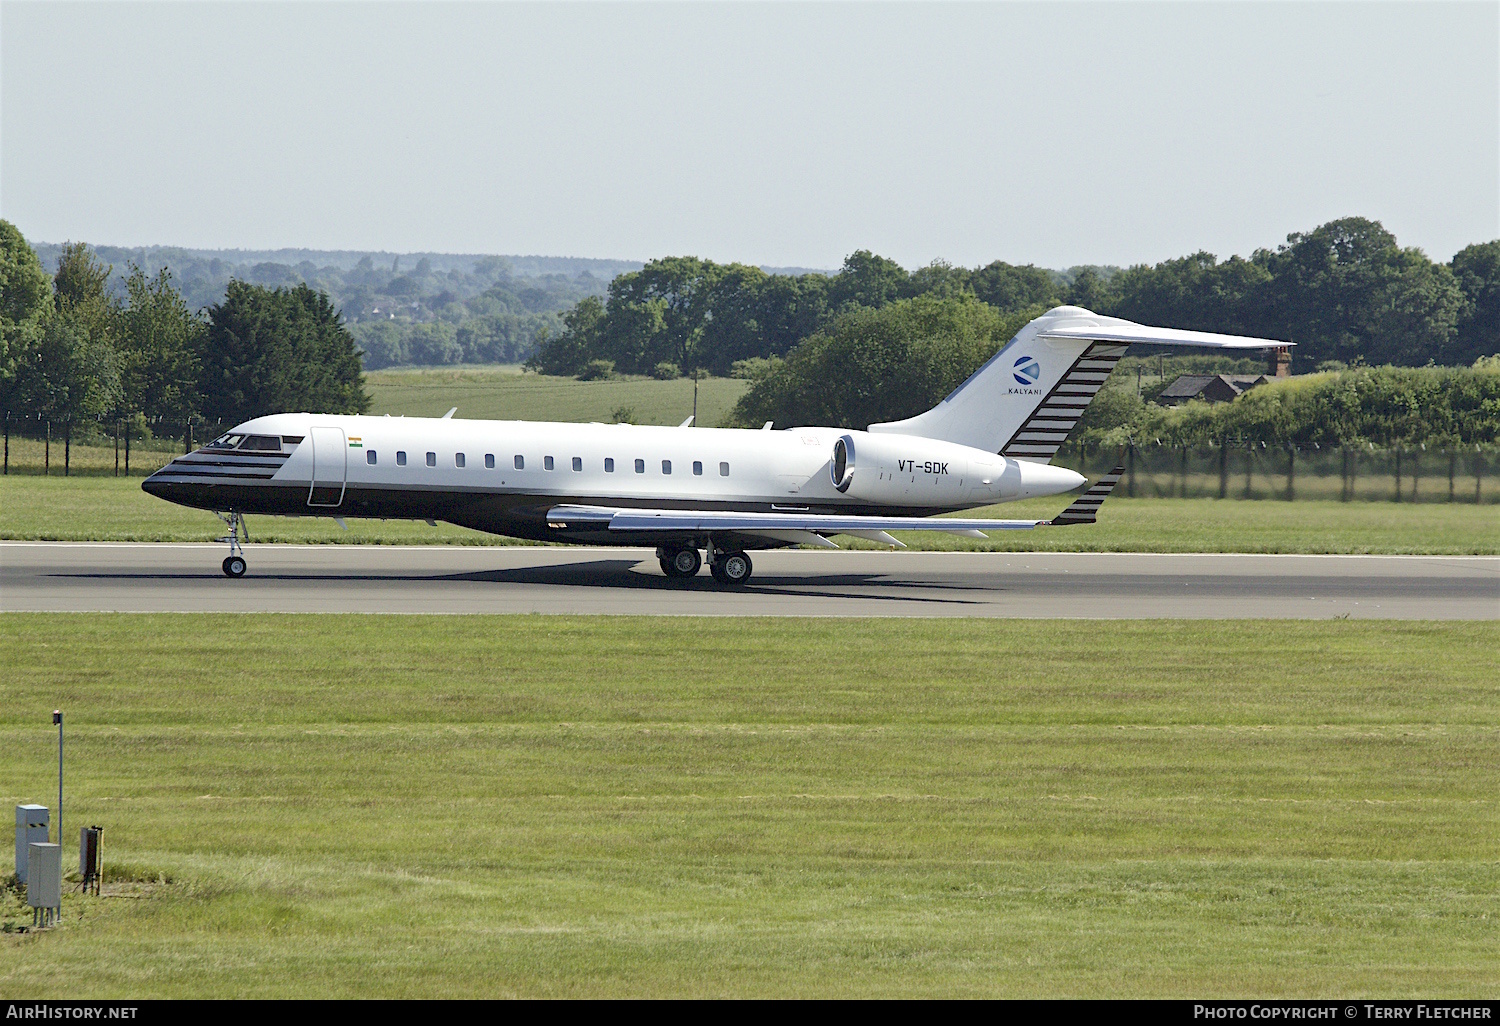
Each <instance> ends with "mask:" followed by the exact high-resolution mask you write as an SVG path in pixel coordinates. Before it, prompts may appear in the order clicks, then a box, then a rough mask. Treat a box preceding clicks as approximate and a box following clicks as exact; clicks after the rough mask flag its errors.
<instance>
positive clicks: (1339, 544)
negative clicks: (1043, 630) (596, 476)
mask: <svg viewBox="0 0 1500 1026" xmlns="http://www.w3.org/2000/svg"><path fill="white" fill-rule="evenodd" d="M1070 501H1071V497H1069V496H1059V497H1057V498H1054V499H1039V500H1029V501H1026V502H1018V503H1007V504H1005V505H1001V506H992V507H989V508H988V509H985V510H980V511H975V513H974V514H973V515H978V516H994V517H1000V518H1008V519H1029V518H1038V519H1041V518H1047V517H1051V516H1055V515H1056V514H1057V513H1058V512H1060V511H1061V510H1062V509H1063V508H1064V507H1065V506H1066V505H1067V504H1068V503H1069V502H1070ZM965 515H968V514H965ZM246 522H247V524H248V525H249V530H250V536H251V538H252V539H253V540H254V541H256V542H303V543H334V544H343V543H353V544H360V543H365V544H401V545H414V544H428V543H432V544H436V543H447V544H466V545H511V544H519V543H517V542H515V541H513V540H511V539H506V538H498V537H495V536H493V535H487V534H480V533H479V532H477V531H470V530H467V529H465V528H461V527H454V526H452V525H449V524H439V525H438V526H437V527H435V528H434V527H428V526H427V525H426V524H424V523H420V522H415V523H412V522H404V521H384V522H382V521H365V520H355V519H350V520H346V521H345V522H346V523H347V524H348V526H349V529H348V530H347V531H344V530H341V529H340V528H339V526H338V525H337V524H336V523H334V522H333V521H332V520H326V519H319V518H313V517H303V518H299V519H296V520H291V519H286V518H282V517H258V516H250V517H247V518H246ZM223 532H224V528H223V524H222V523H221V522H220V521H219V520H218V519H217V518H216V517H214V516H213V515H212V514H210V513H204V512H202V511H198V510H190V509H184V508H183V507H181V506H174V505H172V504H171V503H168V502H163V501H162V500H160V499H157V498H153V497H152V496H150V495H147V494H146V493H144V492H142V491H141V488H140V482H139V480H131V479H126V478H108V477H75V478H66V479H64V478H58V477H52V478H41V477H30V476H12V477H0V538H3V539H9V540H23V541H208V540H211V539H213V538H216V537H219V536H220V535H222V534H223ZM900 537H901V538H902V540H904V541H905V542H906V544H908V545H910V546H911V547H912V548H916V549H956V550H971V549H980V550H991V551H1043V552H1302V553H1308V552H1353V553H1358V552H1366V553H1418V554H1429V555H1433V554H1444V555H1463V554H1470V555H1494V554H1496V553H1500V510H1497V509H1496V507H1494V506H1475V505H1471V504H1465V503H1454V504H1451V505H1449V504H1426V505H1411V504H1405V503H1359V502H1355V503H1341V502H1318V501H1307V502H1271V501H1266V502H1251V501H1238V500H1223V501H1220V500H1216V499H1126V498H1123V497H1121V498H1111V499H1110V500H1109V501H1108V502H1107V503H1106V504H1105V506H1104V511H1103V513H1102V514H1101V516H1100V521H1099V523H1097V524H1094V525H1091V526H1087V527H1069V528H1051V529H1040V530H1035V531H1025V532H997V533H994V534H992V535H991V537H990V538H989V539H988V540H986V541H978V540H973V539H968V538H957V537H953V536H950V535H935V534H932V533H930V532H904V533H901V535H900ZM837 540H838V543H839V544H840V545H842V546H845V547H848V548H871V547H878V546H873V545H871V543H868V542H861V541H859V540H857V539H852V538H847V537H841V538H839V539H837Z"/></svg>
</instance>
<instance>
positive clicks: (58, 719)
mask: <svg viewBox="0 0 1500 1026" xmlns="http://www.w3.org/2000/svg"><path fill="white" fill-rule="evenodd" d="M52 722H53V723H55V724H57V848H58V854H59V855H61V854H62V845H63V806H62V799H63V732H62V727H63V724H62V710H61V709H53V710H52Z"/></svg>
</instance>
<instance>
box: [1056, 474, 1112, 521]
mask: <svg viewBox="0 0 1500 1026" xmlns="http://www.w3.org/2000/svg"><path fill="white" fill-rule="evenodd" d="M1124 476H1125V467H1124V465H1123V464H1121V465H1120V466H1118V467H1115V469H1114V470H1111V471H1110V472H1109V473H1108V474H1105V475H1104V476H1103V477H1101V478H1100V479H1099V480H1097V481H1095V482H1094V486H1093V487H1092V488H1090V489H1089V490H1088V491H1086V492H1084V493H1083V494H1082V495H1080V496H1079V497H1078V499H1077V501H1075V502H1074V503H1073V505H1071V506H1069V507H1068V508H1067V509H1065V510H1063V511H1062V512H1061V513H1059V514H1058V515H1057V516H1055V517H1053V518H1052V519H1051V520H1050V521H1048V522H1049V523H1050V524H1051V525H1052V526H1053V527H1065V526H1067V525H1068V524H1092V523H1094V522H1095V521H1096V520H1097V519H1098V518H1099V507H1100V506H1102V505H1104V500H1105V499H1107V498H1109V493H1110V492H1112V491H1114V490H1115V485H1117V484H1119V483H1120V478H1122V477H1124Z"/></svg>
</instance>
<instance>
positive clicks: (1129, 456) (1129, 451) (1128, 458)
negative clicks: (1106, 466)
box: [1125, 442, 1135, 499]
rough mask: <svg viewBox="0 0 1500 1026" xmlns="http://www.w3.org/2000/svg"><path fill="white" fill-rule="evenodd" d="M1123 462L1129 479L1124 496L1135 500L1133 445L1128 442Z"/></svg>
mask: <svg viewBox="0 0 1500 1026" xmlns="http://www.w3.org/2000/svg"><path fill="white" fill-rule="evenodd" d="M1125 462H1126V464H1127V466H1128V467H1129V471H1128V473H1129V475H1130V476H1129V479H1128V480H1127V482H1126V486H1125V494H1127V495H1129V496H1130V497H1131V498H1132V499H1133V498H1135V443H1134V442H1129V443H1127V445H1126V447H1125Z"/></svg>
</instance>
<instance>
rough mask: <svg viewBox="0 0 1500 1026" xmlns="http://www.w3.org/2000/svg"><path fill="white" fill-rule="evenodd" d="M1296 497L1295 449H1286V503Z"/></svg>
mask: <svg viewBox="0 0 1500 1026" xmlns="http://www.w3.org/2000/svg"><path fill="white" fill-rule="evenodd" d="M1296 497H1297V447H1296V446H1295V445H1289V446H1287V447H1286V501H1287V502H1291V501H1292V500H1293V499H1295V498H1296Z"/></svg>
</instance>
